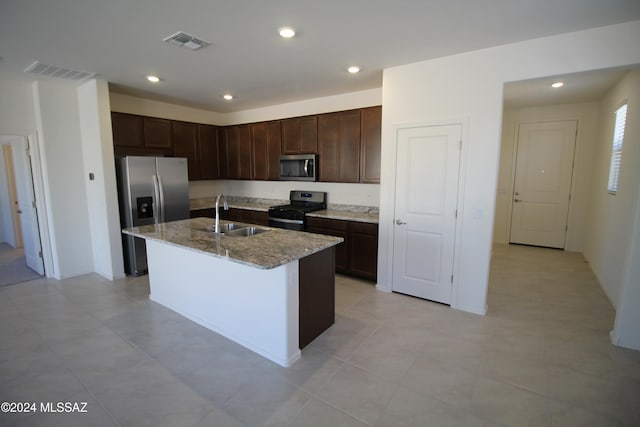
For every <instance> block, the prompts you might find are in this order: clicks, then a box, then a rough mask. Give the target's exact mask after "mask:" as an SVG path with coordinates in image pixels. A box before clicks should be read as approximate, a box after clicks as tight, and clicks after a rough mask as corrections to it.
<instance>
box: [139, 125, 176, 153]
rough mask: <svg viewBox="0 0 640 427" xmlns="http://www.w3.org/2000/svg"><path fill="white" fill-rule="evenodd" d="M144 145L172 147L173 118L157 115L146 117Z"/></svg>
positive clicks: (149, 146) (148, 146)
mask: <svg viewBox="0 0 640 427" xmlns="http://www.w3.org/2000/svg"><path fill="white" fill-rule="evenodd" d="M144 146H145V147H146V148H166V149H171V148H172V146H173V144H172V140H171V120H165V119H158V118H155V117H145V118H144Z"/></svg>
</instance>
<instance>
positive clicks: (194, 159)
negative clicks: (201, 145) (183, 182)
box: [173, 121, 201, 181]
mask: <svg viewBox="0 0 640 427" xmlns="http://www.w3.org/2000/svg"><path fill="white" fill-rule="evenodd" d="M173 153H174V155H175V156H176V157H186V158H187V165H188V168H189V180H190V181H193V180H197V179H200V177H201V174H200V156H199V153H198V125H197V124H195V123H186V122H176V121H174V122H173Z"/></svg>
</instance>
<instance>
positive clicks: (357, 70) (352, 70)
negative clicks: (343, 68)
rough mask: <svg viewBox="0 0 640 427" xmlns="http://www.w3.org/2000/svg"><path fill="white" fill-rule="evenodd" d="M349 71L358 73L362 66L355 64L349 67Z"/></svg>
mask: <svg viewBox="0 0 640 427" xmlns="http://www.w3.org/2000/svg"><path fill="white" fill-rule="evenodd" d="M347 71H348V72H350V73H351V74H356V73H359V72H360V67H356V66H355V65H353V66H351V67H349V68H347Z"/></svg>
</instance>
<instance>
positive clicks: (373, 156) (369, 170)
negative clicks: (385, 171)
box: [360, 106, 382, 184]
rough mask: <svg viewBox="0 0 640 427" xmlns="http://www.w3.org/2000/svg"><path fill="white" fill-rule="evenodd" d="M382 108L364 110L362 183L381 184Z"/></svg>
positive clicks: (361, 158)
mask: <svg viewBox="0 0 640 427" xmlns="http://www.w3.org/2000/svg"><path fill="white" fill-rule="evenodd" d="M381 138H382V107H381V106H377V107H369V108H363V109H362V140H361V146H360V182H363V183H371V184H377V183H380V162H381V155H380V150H381V148H382V141H381Z"/></svg>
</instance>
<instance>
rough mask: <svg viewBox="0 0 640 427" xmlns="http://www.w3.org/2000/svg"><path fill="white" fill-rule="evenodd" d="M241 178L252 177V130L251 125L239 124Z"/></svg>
mask: <svg viewBox="0 0 640 427" xmlns="http://www.w3.org/2000/svg"><path fill="white" fill-rule="evenodd" d="M238 158H239V160H240V176H239V178H240V179H251V131H250V129H249V125H240V126H238Z"/></svg>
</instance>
